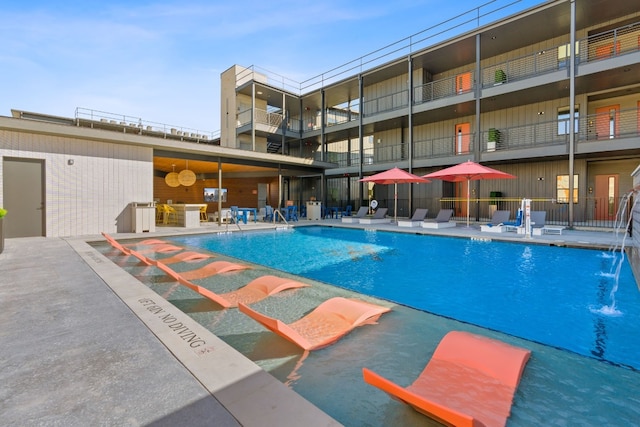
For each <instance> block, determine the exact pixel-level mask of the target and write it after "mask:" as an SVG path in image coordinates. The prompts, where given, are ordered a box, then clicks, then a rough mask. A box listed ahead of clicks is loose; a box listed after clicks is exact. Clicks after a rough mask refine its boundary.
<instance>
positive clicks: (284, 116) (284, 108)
mask: <svg viewBox="0 0 640 427" xmlns="http://www.w3.org/2000/svg"><path fill="white" fill-rule="evenodd" d="M287 116H288V114H287V97H286V95H285V94H284V92H282V126H281V128H282V146H281V147H280V152H281V153H282V155H283V156H284V143H285V141H286V140H287V128H288V126H287V121H288V118H287Z"/></svg>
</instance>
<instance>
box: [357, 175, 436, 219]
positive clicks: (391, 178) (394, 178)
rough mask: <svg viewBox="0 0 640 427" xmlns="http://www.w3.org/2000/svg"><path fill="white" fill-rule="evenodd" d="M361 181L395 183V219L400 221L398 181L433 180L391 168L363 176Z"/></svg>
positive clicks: (401, 182)
mask: <svg viewBox="0 0 640 427" xmlns="http://www.w3.org/2000/svg"><path fill="white" fill-rule="evenodd" d="M360 182H373V183H375V184H394V186H395V188H394V195H393V198H394V209H393V216H394V220H395V221H396V222H398V183H400V184H403V183H409V182H431V181H429V180H428V179H425V178H422V177H420V176H418V175H414V174H412V173H409V172H407V171H405V170H402V169H400V168H393V169H389V170H387V171H384V172H380V173H377V174H375V175H371V176H368V177H366V178H362V179H361V180H360Z"/></svg>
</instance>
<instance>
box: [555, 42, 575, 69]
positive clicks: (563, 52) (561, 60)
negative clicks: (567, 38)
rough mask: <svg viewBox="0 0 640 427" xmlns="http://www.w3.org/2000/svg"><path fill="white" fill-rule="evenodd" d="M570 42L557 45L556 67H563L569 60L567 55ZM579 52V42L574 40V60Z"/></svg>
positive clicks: (569, 53)
mask: <svg viewBox="0 0 640 427" xmlns="http://www.w3.org/2000/svg"><path fill="white" fill-rule="evenodd" d="M570 50H571V43H567V44H565V45H562V46H559V47H558V68H565V67H566V66H567V63H568V62H569V56H570V55H571V52H570ZM579 53H580V42H576V61H577V58H578V54H579Z"/></svg>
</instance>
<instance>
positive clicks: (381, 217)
mask: <svg viewBox="0 0 640 427" xmlns="http://www.w3.org/2000/svg"><path fill="white" fill-rule="evenodd" d="M387 210H388V209H387V208H378V210H377V211H376V213H374V214H373V216H372V217H371V218H367V217H365V218H360V219H359V220H358V223H359V224H385V223H387V222H391V218H387V217H386V216H387Z"/></svg>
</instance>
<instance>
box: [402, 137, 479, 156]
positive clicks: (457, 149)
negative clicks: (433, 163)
mask: <svg viewBox="0 0 640 427" xmlns="http://www.w3.org/2000/svg"><path fill="white" fill-rule="evenodd" d="M462 138H463V139H464V141H465V144H462V145H460V144H458V139H459V138H456V136H454V135H451V136H446V137H442V138H432V139H424V140H418V141H415V142H414V145H413V158H414V159H428V158H436V157H449V156H455V155H460V154H469V153H472V152H473V147H474V145H473V139H474V134H472V133H471V134H465V135H462Z"/></svg>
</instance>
